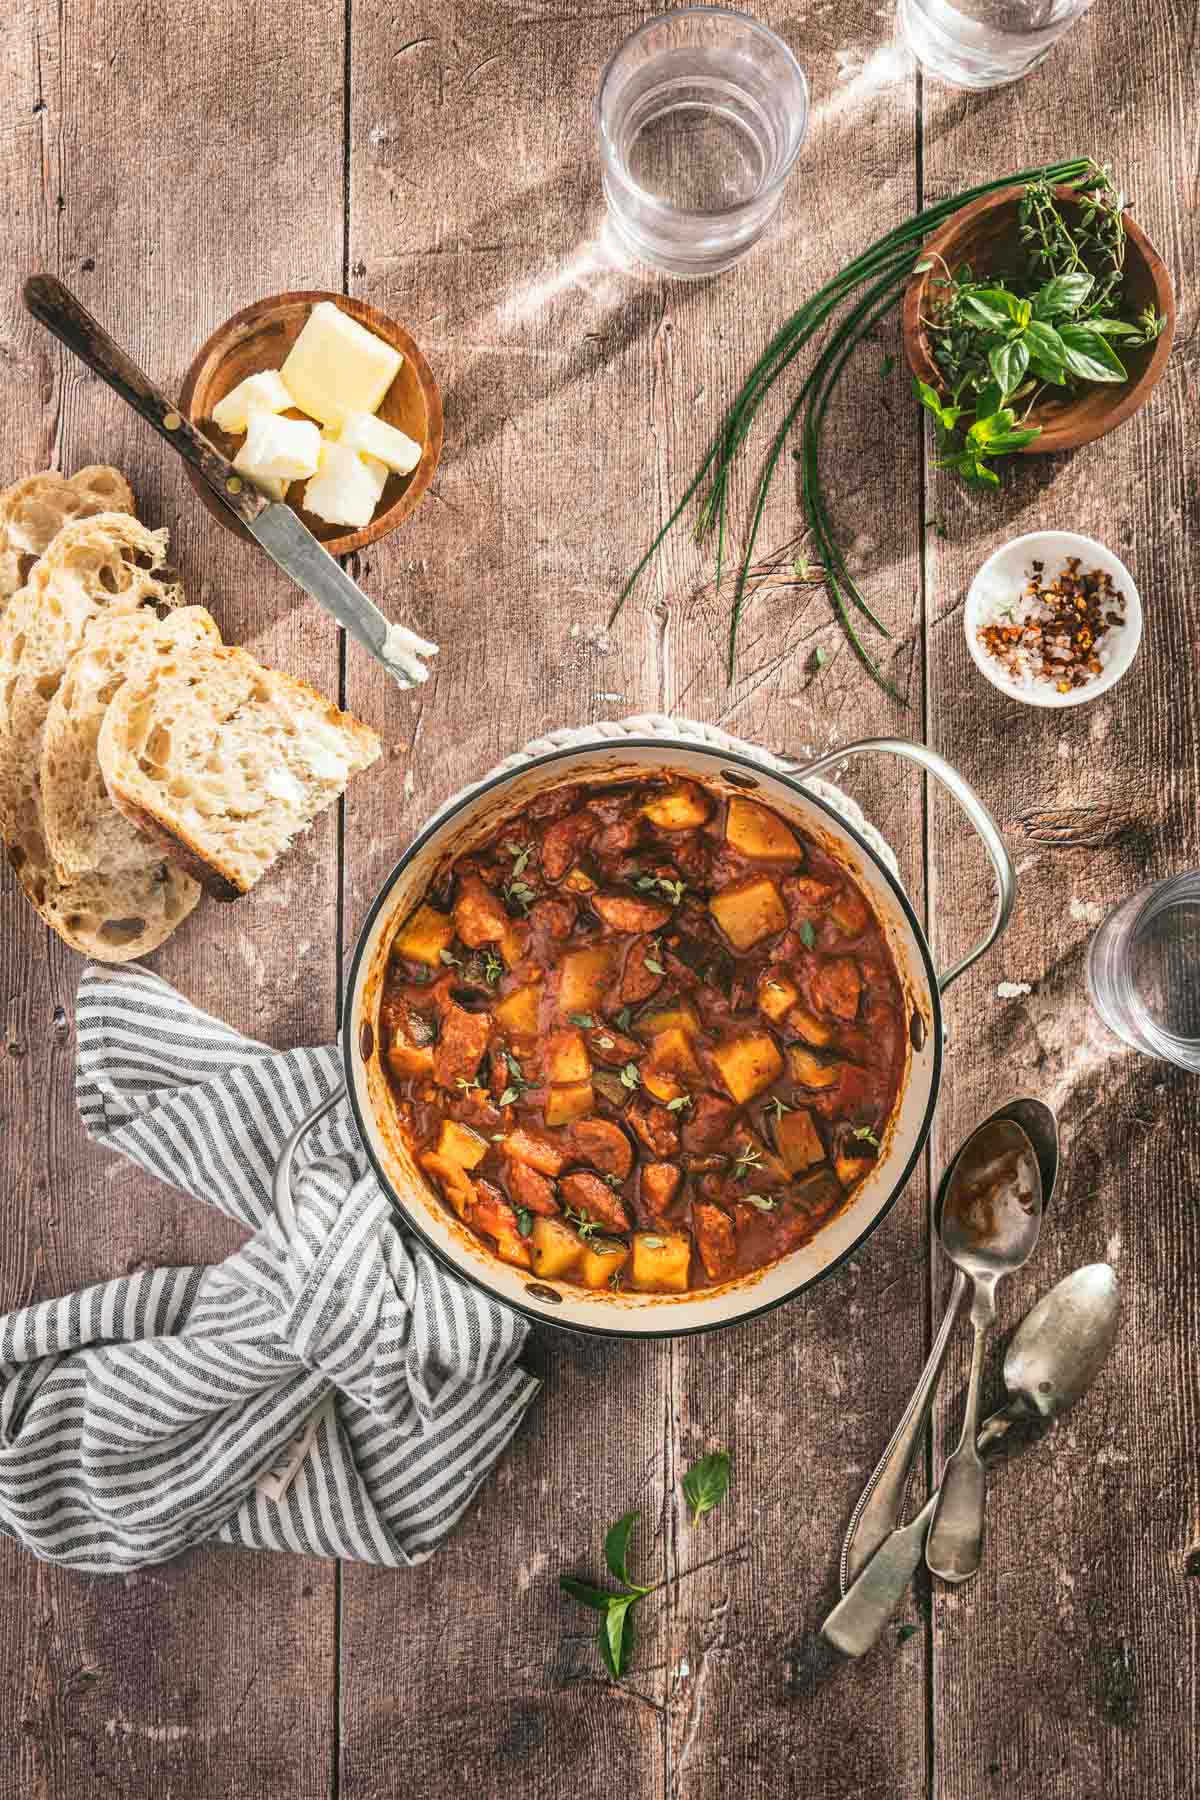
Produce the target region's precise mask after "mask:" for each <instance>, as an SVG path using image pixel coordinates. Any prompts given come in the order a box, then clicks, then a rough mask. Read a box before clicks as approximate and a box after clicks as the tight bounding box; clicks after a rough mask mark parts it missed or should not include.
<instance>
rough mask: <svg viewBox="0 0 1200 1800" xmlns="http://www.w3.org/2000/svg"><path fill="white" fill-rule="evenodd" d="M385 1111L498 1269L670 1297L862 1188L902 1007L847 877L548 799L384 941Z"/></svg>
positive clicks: (583, 800)
mask: <svg viewBox="0 0 1200 1800" xmlns="http://www.w3.org/2000/svg"><path fill="white" fill-rule="evenodd" d="M380 1026H381V1033H382V1038H383V1048H384V1054H385V1058H386V1066H387V1069H388V1072H389V1077H390V1082H391V1089H392V1095H393V1099H394V1105H395V1110H396V1115H397V1118H398V1121H399V1123H400V1126H401V1128H402V1130H403V1132H404V1134H405V1137H406V1140H407V1142H408V1143H409V1146H410V1148H411V1149H412V1152H413V1154H414V1156H415V1157H416V1160H417V1162H418V1163H419V1165H420V1167H421V1168H422V1169H423V1170H424V1171H425V1173H426V1175H427V1176H428V1177H429V1178H430V1179H431V1182H432V1184H433V1186H434V1187H435V1189H436V1191H437V1192H438V1193H440V1195H441V1197H442V1199H443V1200H444V1202H445V1204H446V1205H447V1206H448V1207H450V1208H451V1209H452V1211H453V1212H454V1213H455V1214H457V1216H458V1217H459V1218H460V1219H461V1220H462V1221H463V1222H464V1223H465V1224H466V1225H467V1226H468V1227H469V1228H470V1229H471V1230H472V1231H473V1232H475V1233H476V1234H477V1235H478V1236H479V1237H480V1238H481V1239H482V1240H483V1241H484V1243H485V1244H486V1245H487V1247H488V1248H489V1249H494V1251H495V1253H496V1254H497V1255H498V1256H499V1257H501V1258H502V1259H503V1260H504V1261H505V1262H507V1263H511V1264H514V1265H516V1266H517V1267H520V1268H523V1269H528V1270H530V1271H531V1272H532V1273H533V1274H534V1275H536V1276H538V1277H539V1278H541V1279H543V1280H547V1279H549V1280H559V1281H565V1282H572V1283H575V1284H578V1285H581V1286H583V1287H587V1288H611V1289H616V1290H619V1289H621V1288H627V1289H634V1290H637V1291H639V1292H648V1293H663V1294H671V1293H685V1292H687V1291H689V1290H694V1289H704V1288H706V1287H712V1286H715V1285H718V1284H720V1283H723V1282H726V1281H729V1280H731V1279H734V1278H735V1277H738V1276H741V1275H745V1274H748V1273H749V1272H751V1271H753V1270H755V1269H758V1268H761V1267H763V1266H764V1265H766V1264H768V1263H771V1262H774V1261H775V1260H776V1259H777V1258H779V1257H781V1256H784V1255H786V1254H787V1253H788V1252H789V1251H791V1250H794V1249H795V1248H796V1247H797V1246H798V1245H800V1244H803V1243H804V1242H806V1241H807V1240H808V1239H809V1238H811V1237H812V1236H813V1234H814V1233H815V1232H816V1231H817V1230H818V1229H819V1228H820V1227H821V1226H822V1225H823V1224H824V1223H825V1222H826V1221H827V1220H828V1219H830V1218H831V1217H832V1216H833V1215H834V1214H835V1213H836V1212H838V1211H839V1210H840V1208H841V1207H842V1206H843V1205H844V1204H845V1201H846V1198H847V1196H848V1195H849V1194H850V1193H851V1192H852V1191H853V1189H854V1188H855V1186H856V1184H857V1183H858V1182H860V1181H861V1180H862V1179H863V1177H864V1176H865V1175H866V1174H867V1173H868V1171H869V1170H870V1168H871V1166H872V1163H873V1161H874V1159H875V1157H876V1155H877V1154H878V1150H879V1146H880V1143H881V1142H882V1139H883V1134H884V1131H885V1129H886V1127H887V1123H888V1120H889V1118H890V1117H891V1114H892V1110H893V1108H894V1106H895V1104H896V1100H897V1095H898V1092H899V1087H900V1082H901V1078H902V1075H903V1072H904V1067H905V1054H906V1050H905V1046H906V1032H905V1008H904V1002H903V995H902V991H901V986H900V982H899V979H898V977H897V974H896V969H895V965H894V963H893V961H892V957H891V954H890V952H889V950H888V948H887V945H886V943H885V941H884V937H883V933H882V931H881V929H880V927H879V924H878V922H877V920H876V919H875V916H874V914H873V913H872V911H871V908H870V906H869V904H868V902H867V900H866V898H865V896H864V895H863V893H862V891H861V890H860V888H859V887H858V885H857V884H856V883H855V882H854V881H853V879H852V878H851V877H850V876H849V875H848V874H847V872H846V871H845V869H843V868H842V867H841V866H840V865H839V864H838V863H836V862H835V861H834V860H833V859H832V858H831V857H830V856H828V855H827V854H826V853H825V852H824V851H823V850H821V848H820V847H819V846H818V845H817V844H816V843H815V842H813V841H812V840H811V839H810V838H808V837H807V836H803V835H801V834H798V833H797V832H796V831H795V829H794V828H793V827H791V826H789V825H787V824H785V823H784V821H783V819H782V818H780V817H779V815H778V814H777V813H775V812H774V811H772V810H771V808H769V807H766V806H763V805H761V804H759V803H758V802H757V801H753V800H749V799H746V798H744V797H743V796H741V795H737V796H734V797H731V798H728V799H726V798H723V797H722V798H717V797H716V796H714V795H712V794H710V793H709V792H708V791H707V790H705V789H704V788H702V787H700V786H699V785H696V784H693V783H691V782H681V781H673V782H668V781H665V780H661V779H660V780H643V781H636V782H625V783H621V784H620V785H615V784H614V785H610V786H606V787H600V788H587V789H584V788H579V787H573V788H563V789H559V790H557V791H555V792H552V793H548V794H546V795H543V796H541V797H539V798H537V799H535V800H533V801H532V802H531V803H530V804H529V805H528V806H526V807H525V808H524V810H523V812H522V813H521V814H520V816H519V817H517V818H514V819H513V820H512V821H511V822H510V823H509V824H507V825H506V826H505V827H504V828H503V830H501V831H499V832H498V833H497V834H496V836H495V837H494V838H493V839H492V840H490V841H489V842H488V843H487V844H485V845H484V846H483V848H481V849H478V850H474V851H472V852H471V853H470V854H469V855H464V856H461V857H459V858H458V859H457V861H456V862H455V863H454V864H453V865H452V866H451V867H450V868H449V869H448V870H447V872H446V873H445V875H444V876H443V877H441V878H440V879H439V880H438V881H437V882H436V883H435V884H434V886H433V887H432V888H431V889H430V891H429V892H428V893H427V894H426V896H425V898H424V900H423V901H422V903H421V905H420V906H419V907H418V908H417V910H416V912H415V913H413V914H412V916H411V917H410V918H409V919H408V920H407V921H406V923H405V924H404V925H403V926H402V927H401V928H400V930H399V931H398V932H397V934H396V937H395V939H394V940H393V942H392V945H391V951H390V959H389V963H388V971H387V976H386V980H385V984H384V992H383V997H382V1001H381V1013H380Z"/></svg>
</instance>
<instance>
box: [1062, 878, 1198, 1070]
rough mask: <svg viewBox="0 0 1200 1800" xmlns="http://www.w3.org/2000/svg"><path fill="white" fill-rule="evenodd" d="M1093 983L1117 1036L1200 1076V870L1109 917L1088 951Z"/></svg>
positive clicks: (1155, 887)
mask: <svg viewBox="0 0 1200 1800" xmlns="http://www.w3.org/2000/svg"><path fill="white" fill-rule="evenodd" d="M1087 984H1088V992H1089V994H1090V995H1091V997H1092V1004H1093V1006H1094V1007H1095V1008H1096V1011H1097V1012H1098V1013H1099V1014H1100V1017H1101V1018H1102V1019H1103V1020H1104V1023H1105V1024H1106V1025H1107V1026H1108V1027H1109V1029H1110V1031H1115V1032H1116V1034H1117V1036H1118V1037H1119V1038H1123V1039H1124V1040H1125V1042H1126V1043H1127V1044H1131V1045H1132V1046H1133V1048H1134V1049H1135V1050H1140V1051H1141V1052H1142V1054H1143V1055H1145V1056H1157V1057H1160V1058H1161V1059H1162V1060H1163V1061H1164V1062H1171V1063H1175V1064H1176V1065H1177V1066H1178V1067H1179V1068H1181V1069H1192V1070H1194V1071H1196V1072H1197V1073H1200V869H1189V870H1188V871H1187V872H1186V873H1185V874H1183V875H1172V876H1171V877H1170V879H1169V880H1167V881H1156V882H1152V883H1151V885H1150V886H1149V887H1144V888H1141V889H1140V890H1139V891H1138V892H1137V893H1136V894H1132V895H1130V897H1129V899H1128V900H1126V901H1125V902H1124V903H1123V904H1122V905H1121V906H1119V907H1118V908H1117V910H1116V912H1114V913H1112V914H1110V916H1109V917H1108V918H1107V919H1106V920H1105V921H1104V923H1103V925H1102V926H1101V927H1100V929H1099V931H1098V932H1097V933H1096V935H1095V937H1094V938H1093V939H1092V942H1091V946H1090V948H1089V950H1088V961H1087Z"/></svg>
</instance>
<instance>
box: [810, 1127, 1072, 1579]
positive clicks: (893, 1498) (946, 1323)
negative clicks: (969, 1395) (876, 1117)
mask: <svg viewBox="0 0 1200 1800" xmlns="http://www.w3.org/2000/svg"><path fill="white" fill-rule="evenodd" d="M999 1119H1012V1120H1014V1121H1015V1123H1016V1124H1018V1125H1019V1126H1020V1127H1021V1129H1022V1131H1023V1132H1024V1133H1025V1135H1026V1136H1027V1137H1028V1139H1029V1141H1030V1143H1031V1144H1032V1145H1033V1151H1034V1155H1035V1156H1036V1157H1037V1163H1038V1169H1039V1171H1040V1173H1041V1177H1042V1209H1043V1211H1045V1209H1046V1208H1047V1207H1049V1205H1050V1202H1051V1199H1052V1198H1053V1195H1054V1188H1055V1183H1056V1182H1057V1180H1058V1120H1057V1119H1056V1118H1055V1116H1054V1114H1053V1112H1052V1111H1051V1109H1050V1108H1049V1107H1048V1106H1047V1105H1046V1103H1045V1101H1044V1100H1034V1099H1033V1098H1032V1097H1031V1096H1028V1095H1025V1096H1022V1097H1020V1098H1018V1099H1016V1100H1009V1101H1007V1102H1006V1103H1005V1105H1004V1106H1002V1107H999V1108H998V1109H997V1110H996V1111H995V1112H994V1113H992V1114H991V1115H990V1117H989V1118H988V1119H985V1120H984V1124H985V1125H990V1124H992V1123H994V1122H995V1121H996V1120H999ZM975 1135H976V1134H975V1133H974V1132H972V1134H971V1137H970V1138H967V1139H966V1140H965V1142H964V1143H962V1144H961V1145H960V1146H959V1148H958V1151H957V1152H956V1154H955V1156H954V1159H953V1161H952V1162H950V1164H949V1165H948V1166H947V1168H946V1170H945V1173H944V1174H943V1176H942V1179H941V1183H940V1184H939V1189H938V1197H937V1202H936V1206H940V1204H941V1199H942V1196H943V1195H944V1193H945V1191H946V1187H947V1185H948V1184H949V1182H950V1181H952V1180H953V1178H954V1172H955V1170H956V1169H957V1167H958V1165H959V1163H960V1162H961V1160H962V1158H963V1156H964V1154H965V1153H966V1150H967V1148H968V1146H969V1145H970V1144H971V1142H972V1140H973V1139H974V1137H975ZM936 1206H935V1213H936ZM966 1291H967V1278H966V1276H965V1275H964V1274H963V1273H962V1272H961V1270H957V1269H956V1270H955V1273H954V1283H953V1286H952V1287H951V1289H950V1298H949V1300H948V1302H947V1304H946V1314H945V1317H944V1318H943V1320H942V1323H941V1327H940V1329H939V1331H938V1334H937V1337H936V1338H935V1339H934V1341H933V1347H932V1349H931V1350H930V1352H929V1359H928V1361H927V1362H926V1364H925V1367H924V1368H923V1369H922V1371H921V1374H920V1377H919V1379H918V1381H917V1385H916V1387H915V1388H914V1389H913V1393H912V1398H911V1400H910V1401H909V1403H908V1405H907V1406H906V1407H905V1409H904V1413H903V1416H902V1417H901V1419H900V1421H899V1423H898V1424H897V1426H896V1429H895V1431H894V1432H893V1433H892V1436H891V1439H890V1440H889V1442H888V1446H887V1449H886V1450H885V1451H884V1453H883V1455H882V1456H881V1457H880V1459H879V1461H878V1462H877V1463H876V1465H875V1467H874V1469H873V1470H872V1472H871V1477H870V1480H869V1481H868V1482H867V1484H866V1486H865V1487H864V1488H863V1491H862V1493H861V1494H860V1495H859V1499H858V1504H857V1506H856V1507H855V1508H854V1511H853V1513H852V1514H851V1517H850V1523H849V1525H848V1526H847V1528H846V1536H845V1539H844V1541H843V1543H842V1557H841V1564H840V1569H839V1574H840V1578H841V1588H842V1592H843V1594H844V1593H845V1592H846V1590H847V1589H848V1588H849V1586H850V1584H851V1582H852V1581H853V1580H854V1579H855V1577H856V1576H857V1575H858V1574H859V1572H860V1570H862V1569H863V1568H864V1567H865V1566H866V1564H867V1563H868V1562H869V1561H870V1559H871V1557H872V1556H873V1555H874V1554H875V1552H876V1550H878V1548H879V1546H880V1545H881V1544H882V1543H883V1541H884V1539H885V1538H886V1537H887V1536H888V1534H889V1533H890V1532H892V1531H894V1530H895V1529H896V1527H897V1525H898V1524H899V1523H900V1519H901V1517H902V1516H903V1512H904V1501H905V1497H906V1495H907V1493H908V1489H909V1484H910V1481H911V1477H912V1469H913V1463H914V1461H915V1459H916V1453H917V1448H918V1446H919V1444H920V1442H921V1439H922V1437H923V1436H924V1433H925V1423H926V1420H927V1419H928V1417H929V1409H930V1407H931V1405H932V1403H933V1396H934V1392H935V1390H936V1388H937V1384H938V1380H939V1378H940V1376H941V1373H942V1365H943V1364H944V1362H945V1360H946V1352H947V1351H948V1350H949V1348H950V1339H951V1336H952V1335H953V1331H954V1325H955V1321H956V1320H957V1318H958V1312H959V1308H960V1307H961V1305H962V1302H963V1298H964V1296H965V1294H966Z"/></svg>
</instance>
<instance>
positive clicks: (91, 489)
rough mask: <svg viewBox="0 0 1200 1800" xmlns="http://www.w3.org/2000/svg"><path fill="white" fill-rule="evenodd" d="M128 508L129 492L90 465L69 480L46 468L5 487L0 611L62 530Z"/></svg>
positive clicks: (116, 475)
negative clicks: (78, 520) (94, 517)
mask: <svg viewBox="0 0 1200 1800" xmlns="http://www.w3.org/2000/svg"><path fill="white" fill-rule="evenodd" d="M133 509H134V500H133V489H132V488H131V487H130V485H129V483H128V482H127V481H126V479H125V477H124V476H123V475H122V473H121V471H120V470H119V469H111V468H109V467H108V465H107V463H89V465H88V467H87V468H86V469H79V470H77V471H76V473H75V474H74V475H71V476H70V477H68V476H66V475H60V474H59V472H58V470H57V469H46V470H44V471H43V473H42V474H40V475H27V476H26V477H25V479H24V481H17V482H14V483H13V485H12V487H10V488H5V490H4V492H3V493H0V612H2V611H3V610H4V606H5V603H6V602H7V601H8V599H9V598H10V596H11V595H13V594H15V593H16V592H17V589H18V588H22V587H24V585H25V582H26V580H27V578H28V576H29V572H30V570H31V569H32V567H33V565H34V563H35V562H36V561H37V559H38V557H39V556H40V555H41V554H42V552H43V550H48V549H49V547H50V542H51V539H52V538H54V537H55V536H56V535H57V533H58V532H59V531H61V530H62V528H63V526H64V525H69V524H70V522H71V520H72V519H87V518H91V516H92V515H93V514H94V513H102V512H120V513H131V512H132V511H133Z"/></svg>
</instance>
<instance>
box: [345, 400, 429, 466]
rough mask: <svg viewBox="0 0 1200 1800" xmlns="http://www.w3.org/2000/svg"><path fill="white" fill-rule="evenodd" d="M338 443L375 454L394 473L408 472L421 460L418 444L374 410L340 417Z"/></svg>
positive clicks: (350, 448) (366, 453)
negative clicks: (379, 417)
mask: <svg viewBox="0 0 1200 1800" xmlns="http://www.w3.org/2000/svg"><path fill="white" fill-rule="evenodd" d="M337 439H338V443H339V444H345V446H346V448H347V449H348V450H360V451H361V452H362V453H363V455H364V456H374V457H377V458H378V460H379V461H380V462H381V463H383V464H385V465H386V467H387V468H389V469H391V470H392V471H393V472H394V473H395V474H397V475H408V474H411V472H412V471H413V469H415V468H416V466H417V464H418V463H419V462H420V460H421V446H420V444H417V443H414V441H413V439H412V438H410V437H408V436H407V435H406V434H405V433H404V432H403V431H397V430H396V427H395V426H394V425H389V424H388V423H387V421H386V419H377V418H376V417H375V415H374V413H365V412H356V413H350V414H349V416H348V417H347V418H345V419H343V420H342V424H341V429H340V430H339V432H338V434H337Z"/></svg>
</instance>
